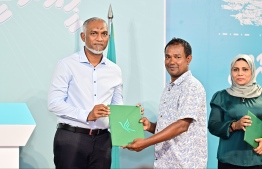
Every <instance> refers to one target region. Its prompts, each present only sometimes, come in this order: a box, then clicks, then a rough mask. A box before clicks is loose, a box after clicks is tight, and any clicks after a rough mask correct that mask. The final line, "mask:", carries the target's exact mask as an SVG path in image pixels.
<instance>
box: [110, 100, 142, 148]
mask: <svg viewBox="0 0 262 169" xmlns="http://www.w3.org/2000/svg"><path fill="white" fill-rule="evenodd" d="M109 107H110V115H109V124H110V132H111V139H112V145H113V146H124V145H127V144H129V143H131V142H132V141H133V140H134V139H136V138H144V137H145V136H144V128H143V124H142V123H140V122H139V120H140V119H141V117H142V116H141V112H140V107H136V106H127V105H109Z"/></svg>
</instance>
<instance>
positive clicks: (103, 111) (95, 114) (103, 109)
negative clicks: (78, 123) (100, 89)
mask: <svg viewBox="0 0 262 169" xmlns="http://www.w3.org/2000/svg"><path fill="white" fill-rule="evenodd" d="M109 114H110V108H109V107H108V106H106V105H104V104H98V105H95V106H94V108H93V110H92V111H91V112H90V113H89V115H88V117H87V120H88V121H96V120H97V119H98V118H101V117H108V116H109Z"/></svg>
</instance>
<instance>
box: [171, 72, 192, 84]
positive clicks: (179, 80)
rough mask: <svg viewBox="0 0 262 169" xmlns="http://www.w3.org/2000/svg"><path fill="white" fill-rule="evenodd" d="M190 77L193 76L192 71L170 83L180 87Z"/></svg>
mask: <svg viewBox="0 0 262 169" xmlns="http://www.w3.org/2000/svg"><path fill="white" fill-rule="evenodd" d="M190 76H192V73H191V71H190V70H188V71H186V72H185V73H183V74H182V75H181V76H180V77H179V78H177V79H176V80H175V81H174V82H170V83H169V85H171V86H173V85H176V86H179V85H180V84H181V83H182V82H183V81H185V80H186V79H187V78H188V77H190Z"/></svg>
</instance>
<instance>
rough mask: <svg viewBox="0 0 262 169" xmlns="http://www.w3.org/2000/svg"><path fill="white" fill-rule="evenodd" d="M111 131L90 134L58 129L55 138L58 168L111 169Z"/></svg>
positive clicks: (55, 161)
mask: <svg viewBox="0 0 262 169" xmlns="http://www.w3.org/2000/svg"><path fill="white" fill-rule="evenodd" d="M111 149H112V143H111V136H110V132H107V133H104V134H101V135H88V134H83V133H75V132H72V131H68V130H63V129H57V131H56V134H55V138H54V149H53V151H54V163H55V166H56V169H100V168H101V169H102V168H103V169H110V167H111Z"/></svg>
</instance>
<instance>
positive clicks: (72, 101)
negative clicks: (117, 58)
mask: <svg viewBox="0 0 262 169" xmlns="http://www.w3.org/2000/svg"><path fill="white" fill-rule="evenodd" d="M122 88H123V85H122V73H121V69H120V68H119V66H117V65H116V64H115V63H113V62H111V61H110V60H108V59H107V58H105V57H103V58H102V60H101V62H100V63H99V64H98V65H97V66H96V67H94V66H93V65H92V64H90V62H89V61H88V59H87V57H86V55H85V52H84V48H83V49H82V50H80V51H79V52H77V53H74V54H73V55H71V56H69V57H66V58H64V59H62V60H60V61H59V62H58V63H57V66H56V69H55V72H54V74H53V79H52V82H51V85H50V89H49V93H48V109H49V111H51V112H54V113H55V114H56V115H57V120H58V123H66V124H69V125H72V126H78V127H83V128H90V129H105V128H108V127H109V120H108V117H104V118H99V119H98V120H96V121H87V117H88V115H89V113H90V111H91V110H92V109H93V107H94V106H95V105H97V104H104V105H109V104H123V96H122Z"/></svg>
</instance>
